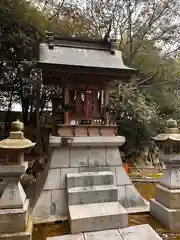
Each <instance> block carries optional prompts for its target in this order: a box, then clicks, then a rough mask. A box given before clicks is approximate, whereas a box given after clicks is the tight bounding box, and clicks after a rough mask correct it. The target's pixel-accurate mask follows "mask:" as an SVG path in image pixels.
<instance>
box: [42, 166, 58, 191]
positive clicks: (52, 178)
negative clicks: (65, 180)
mask: <svg viewBox="0 0 180 240" xmlns="http://www.w3.org/2000/svg"><path fill="white" fill-rule="evenodd" d="M60 183H61V174H60V169H59V168H57V169H50V170H49V172H48V176H47V179H46V183H45V186H44V189H45V190H51V189H60V188H61V184H60Z"/></svg>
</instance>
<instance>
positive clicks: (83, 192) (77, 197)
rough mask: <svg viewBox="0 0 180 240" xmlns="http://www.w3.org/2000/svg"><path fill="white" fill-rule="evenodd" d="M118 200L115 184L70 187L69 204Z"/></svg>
mask: <svg viewBox="0 0 180 240" xmlns="http://www.w3.org/2000/svg"><path fill="white" fill-rule="evenodd" d="M117 200H118V191H117V187H116V186H114V185H101V186H87V187H76V188H69V189H68V204H69V205H80V204H90V203H102V202H115V201H117Z"/></svg>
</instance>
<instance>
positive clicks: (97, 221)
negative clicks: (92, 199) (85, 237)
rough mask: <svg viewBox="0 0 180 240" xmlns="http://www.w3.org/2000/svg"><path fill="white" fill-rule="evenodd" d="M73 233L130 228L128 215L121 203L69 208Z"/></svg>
mask: <svg viewBox="0 0 180 240" xmlns="http://www.w3.org/2000/svg"><path fill="white" fill-rule="evenodd" d="M69 213H70V225H71V233H79V232H91V231H98V230H104V229H113V228H122V227H127V226H128V214H127V212H126V210H125V209H124V208H123V207H122V206H121V205H120V203H119V202H108V203H96V204H86V205H74V206H69Z"/></svg>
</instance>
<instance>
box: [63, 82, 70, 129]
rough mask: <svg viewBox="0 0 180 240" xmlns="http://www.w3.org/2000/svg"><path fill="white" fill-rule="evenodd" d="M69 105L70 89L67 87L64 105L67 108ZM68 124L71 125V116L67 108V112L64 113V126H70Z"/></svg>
mask: <svg viewBox="0 0 180 240" xmlns="http://www.w3.org/2000/svg"><path fill="white" fill-rule="evenodd" d="M68 103H69V87H68V86H66V87H65V88H64V105H65V106H66V105H67V104H68ZM68 123H69V114H68V111H67V107H66V111H65V113H64V124H65V125H68Z"/></svg>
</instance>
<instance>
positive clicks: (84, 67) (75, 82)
mask: <svg viewBox="0 0 180 240" xmlns="http://www.w3.org/2000/svg"><path fill="white" fill-rule="evenodd" d="M115 48H116V41H115V40H114V39H110V38H109V37H108V36H106V37H105V38H104V39H102V40H84V39H77V38H71V37H67V38H64V37H58V36H48V37H47V38H46V40H45V41H44V42H43V43H41V44H40V60H39V63H38V67H39V68H41V69H42V71H43V73H42V76H43V84H47V85H54V86H58V87H60V90H59V92H58V94H55V95H54V96H53V98H52V134H53V135H56V134H58V135H59V136H97V135H98V136H103V135H115V134H116V126H115V119H114V117H113V114H114V113H113V111H111V108H110V105H109V90H110V84H111V83H112V82H113V81H114V80H118V81H121V82H126V81H128V80H129V79H130V78H131V76H132V74H133V73H134V72H135V70H134V69H131V68H128V67H127V66H125V65H124V63H123V60H122V54H121V52H120V51H116V50H115Z"/></svg>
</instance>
